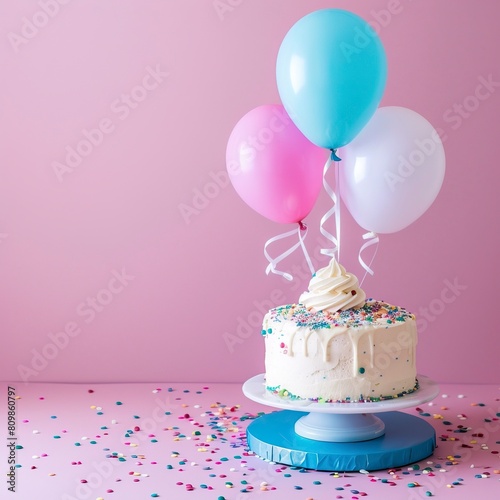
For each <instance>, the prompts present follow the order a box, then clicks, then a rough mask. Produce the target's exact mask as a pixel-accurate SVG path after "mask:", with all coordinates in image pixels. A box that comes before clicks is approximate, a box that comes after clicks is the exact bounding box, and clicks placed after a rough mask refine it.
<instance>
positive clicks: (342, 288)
mask: <svg viewBox="0 0 500 500" xmlns="http://www.w3.org/2000/svg"><path fill="white" fill-rule="evenodd" d="M365 299H366V294H365V292H364V291H363V290H362V289H361V288H360V287H359V282H358V278H356V276H354V274H351V273H348V272H346V270H345V268H344V267H343V266H342V265H340V264H339V263H338V262H337V261H336V260H335V258H332V260H331V261H330V263H329V264H328V266H327V267H323V268H322V269H320V270H318V271H317V272H316V273H315V274H314V276H313V277H312V279H311V281H310V282H309V291H308V292H304V293H303V294H302V295H301V296H300V299H299V302H300V303H301V304H304V305H305V306H306V308H307V309H314V310H315V311H330V312H332V313H335V312H337V311H345V310H346V309H353V308H358V307H362V306H363V305H364V304H365Z"/></svg>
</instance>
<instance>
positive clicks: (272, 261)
mask: <svg viewBox="0 0 500 500" xmlns="http://www.w3.org/2000/svg"><path fill="white" fill-rule="evenodd" d="M302 231H304V236H302V234H301V232H302ZM295 233H297V234H298V236H299V241H298V242H297V243H295V245H293V246H292V247H290V248H289V249H288V250H285V251H284V252H283V253H281V254H280V255H278V257H276V258H273V257H271V256H270V255H269V253H268V251H267V247H268V246H269V245H271V244H272V243H274V242H276V241H279V240H282V239H284V238H288V237H290V236H293V235H294V234H295ZM306 236H307V226H306V225H305V224H304V223H303V222H302V221H301V222H299V225H298V228H297V229H294V230H292V231H287V232H286V233H282V234H279V235H277V236H273V237H272V238H269V239H268V240H267V241H266V242H265V244H264V255H265V256H266V259H267V261H268V262H269V264H268V266H267V267H266V274H269V273H271V272H272V273H274V274H278V275H279V276H283V278H285V279H287V280H288V281H292V280H293V276H292V275H291V274H289V273H286V272H283V271H279V270H278V269H277V267H276V266H277V265H278V264H279V263H280V262H281V261H282V260H283V259H285V258H286V257H288V256H289V255H290V254H291V253H293V252H295V250H297V248H299V247H302V251H303V252H304V256H305V257H306V260H307V264H308V265H309V269H312V271H311V274H314V269H313V267H312V262H311V259H310V258H309V254H308V253H307V250H306V247H305V245H304V239H305V238H306Z"/></svg>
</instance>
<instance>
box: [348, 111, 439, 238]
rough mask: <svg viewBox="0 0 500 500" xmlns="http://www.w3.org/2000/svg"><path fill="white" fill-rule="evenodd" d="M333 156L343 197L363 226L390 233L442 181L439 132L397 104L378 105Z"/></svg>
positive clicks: (421, 208) (421, 207)
mask: <svg viewBox="0 0 500 500" xmlns="http://www.w3.org/2000/svg"><path fill="white" fill-rule="evenodd" d="M338 156H339V157H340V158H342V161H341V163H340V167H339V171H340V193H341V196H342V200H343V201H344V203H345V205H346V206H347V209H348V210H349V212H351V214H352V216H353V217H354V219H355V220H356V222H357V223H358V224H359V225H360V226H361V227H363V228H364V229H366V230H367V231H373V232H375V233H394V232H396V231H400V230H401V229H404V228H405V227H407V226H409V225H410V224H411V223H413V222H415V221H416V220H417V219H418V218H419V217H420V216H421V215H422V214H423V213H424V212H425V211H426V210H427V209H428V208H429V207H430V206H431V204H432V202H433V201H434V200H435V199H436V196H437V194H438V193H439V190H440V189H441V185H442V184H443V179H444V173H445V153H444V148H443V144H442V142H441V139H440V137H439V134H438V133H437V131H436V130H435V129H434V127H433V126H432V125H431V124H430V123H429V122H428V121H427V120H426V119H425V118H424V117H423V116H421V115H419V114H418V113H416V112H415V111H412V110H410V109H407V108H403V107H400V106H387V107H383V108H378V109H377V111H376V112H375V114H374V115H373V117H372V118H371V120H370V121H369V122H368V123H367V125H366V126H365V127H364V128H363V130H362V131H361V132H360V133H359V134H358V135H357V136H356V137H355V138H354V140H353V141H352V142H350V143H349V144H348V145H347V146H344V147H343V148H342V149H340V150H339V152H338Z"/></svg>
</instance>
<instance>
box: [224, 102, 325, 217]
mask: <svg viewBox="0 0 500 500" xmlns="http://www.w3.org/2000/svg"><path fill="white" fill-rule="evenodd" d="M325 159H326V151H325V150H324V149H322V148H319V147H318V146H315V145H314V144H313V143H312V142H310V141H309V140H308V139H306V137H305V136H304V135H303V134H302V133H301V132H300V131H299V129H298V128H297V127H296V126H295V125H294V123H293V122H292V120H291V119H290V117H289V116H288V114H287V113H286V111H285V108H284V107H283V106H281V105H278V104H271V105H264V106H259V107H257V108H255V109H253V110H251V111H249V112H248V113H247V114H246V115H245V116H243V118H241V120H240V121H239V122H238V123H237V124H236V126H235V127H234V129H233V131H232V133H231V136H230V137H229V141H228V144H227V150H226V164H227V170H228V173H229V178H230V179H231V182H232V184H233V186H234V189H235V190H236V192H237V193H238V194H239V195H240V196H241V198H242V199H243V201H245V203H247V205H249V206H250V207H251V208H253V209H254V210H255V211H256V212H258V213H259V214H261V215H263V216H264V217H267V218H268V219H271V220H272V221H275V222H281V223H292V222H300V221H301V220H302V219H303V218H304V217H306V216H307V215H308V214H309V212H310V211H311V210H312V208H313V206H314V203H315V202H316V200H317V198H318V195H319V192H320V190H321V185H322V178H323V164H324V162H325Z"/></svg>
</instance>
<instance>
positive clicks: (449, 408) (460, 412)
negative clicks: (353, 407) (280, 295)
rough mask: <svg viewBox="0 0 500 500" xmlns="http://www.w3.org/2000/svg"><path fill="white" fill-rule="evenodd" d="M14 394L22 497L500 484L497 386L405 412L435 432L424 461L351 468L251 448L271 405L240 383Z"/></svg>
mask: <svg viewBox="0 0 500 500" xmlns="http://www.w3.org/2000/svg"><path fill="white" fill-rule="evenodd" d="M17 392H18V394H19V396H21V399H20V403H19V405H18V408H17V409H18V415H17V418H18V422H19V424H18V429H17V435H18V440H17V443H16V454H17V467H16V471H17V481H18V484H19V488H21V486H22V488H23V490H24V493H23V494H25V495H27V496H26V498H36V497H37V494H38V492H40V491H44V492H48V493H47V494H48V495H49V494H50V495H51V497H54V498H61V499H63V500H75V499H78V498H89V499H102V500H112V499H113V498H124V499H125V498H130V494H131V493H130V492H131V491H133V492H134V493H133V495H134V498H148V497H149V498H160V499H161V498H176V499H180V500H182V499H184V498H190V499H192V500H204V499H207V500H226V499H227V500H231V499H233V498H238V499H239V498H240V497H241V498H250V499H251V498H253V497H256V496H258V495H259V494H260V492H265V493H263V495H266V496H267V497H268V498H269V499H273V498H274V499H276V500H279V499H280V498H287V499H290V500H308V499H314V500H318V499H321V498H338V499H340V498H343V499H361V498H365V497H366V498H367V499H369V498H374V499H375V498H384V499H388V500H390V499H399V498H403V497H404V498H406V497H407V496H408V495H409V494H410V495H413V494H416V495H417V496H416V497H415V498H417V497H418V498H420V497H422V498H423V497H434V496H438V495H439V494H440V493H443V491H444V490H446V492H445V494H447V495H448V496H447V498H457V500H461V498H464V497H467V498H469V497H470V498H472V497H477V498H495V494H494V492H498V491H499V488H500V485H499V484H498V481H499V480H500V391H499V390H498V388H497V387H494V386H463V385H462V386H458V385H456V386H454V385H451V384H447V385H445V386H443V387H442V388H441V392H442V393H444V394H445V395H446V398H445V399H446V406H441V405H440V404H439V403H438V404H436V405H435V406H434V408H435V409H436V410H434V411H429V412H427V411H425V410H424V409H423V408H420V407H417V408H411V409H408V410H407V412H408V413H413V414H416V415H418V416H419V417H420V418H422V419H425V420H426V421H427V422H428V423H429V424H430V425H432V426H433V427H434V429H435V430H436V437H437V443H438V448H437V449H436V450H435V453H434V454H433V455H432V456H431V457H428V458H427V459H425V460H422V461H420V462H419V463H416V464H413V463H412V464H407V465H405V466H401V467H398V468H394V469H390V470H383V471H370V470H365V469H361V470H360V471H359V472H350V473H344V472H343V471H329V472H318V471H311V470H306V469H302V468H301V467H292V466H288V465H283V464H279V463H275V462H272V461H269V460H263V459H262V458H259V457H257V456H255V455H254V454H253V453H252V452H251V451H249V450H248V448H247V444H246V435H245V430H246V427H247V426H248V424H249V423H251V422H252V421H253V420H254V419H256V418H258V417H259V416H260V415H262V414H263V413H264V412H269V411H271V408H268V407H263V406H260V405H259V404H257V403H254V402H252V401H249V400H247V399H246V398H245V397H244V396H243V395H242V393H241V386H240V385H238V384H212V385H211V386H210V387H209V386H204V385H202V384H194V383H192V384H170V385H162V384H102V385H99V384H93V385H92V388H89V387H86V386H84V385H76V384H75V385H72V384H28V385H26V386H19V388H18V389H17ZM40 394H43V396H41V395H40ZM438 401H440V402H441V401H442V400H441V399H439V400H438ZM443 402H444V401H443ZM35 464H36V466H35ZM410 490H411V492H412V493H410ZM332 492H333V495H332Z"/></svg>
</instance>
